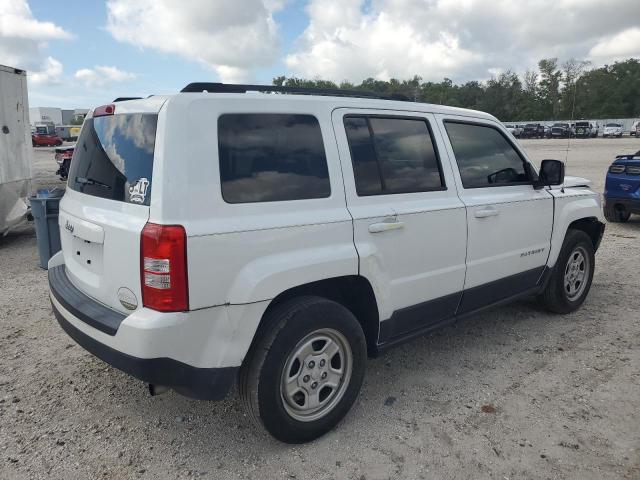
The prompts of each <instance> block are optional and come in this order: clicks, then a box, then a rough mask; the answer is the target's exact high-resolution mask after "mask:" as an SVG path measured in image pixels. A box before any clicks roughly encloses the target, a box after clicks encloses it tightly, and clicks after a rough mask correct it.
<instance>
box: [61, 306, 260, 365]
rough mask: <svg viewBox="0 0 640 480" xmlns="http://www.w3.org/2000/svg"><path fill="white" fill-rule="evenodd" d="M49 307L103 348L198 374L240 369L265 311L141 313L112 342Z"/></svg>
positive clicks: (63, 311) (125, 323)
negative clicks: (174, 364)
mask: <svg viewBox="0 0 640 480" xmlns="http://www.w3.org/2000/svg"><path fill="white" fill-rule="evenodd" d="M51 301H52V302H53V304H54V305H55V307H56V309H57V310H58V311H59V312H61V314H62V315H63V316H64V318H65V319H66V320H67V321H68V322H69V323H71V325H73V326H74V327H75V328H77V329H78V330H80V331H81V332H82V333H84V334H86V335H88V336H89V337H91V338H93V339H94V340H97V341H98V342H100V343H101V344H103V345H106V346H108V347H110V348H113V349H115V350H117V351H119V352H122V353H125V354H127V355H131V356H134V357H137V358H163V357H166V358H171V359H174V360H178V361H180V362H183V363H186V364H187V365H191V366H194V367H200V368H218V367H235V366H239V365H240V364H241V363H242V359H243V358H244V355H245V354H246V351H247V350H248V348H249V344H250V343H251V339H252V338H253V334H254V333H255V329H256V328H257V321H256V318H258V319H259V318H260V317H261V316H262V313H263V312H264V310H265V309H266V307H267V302H261V303H258V304H252V305H251V306H241V307H237V308H236V307H215V308H207V309H203V310H196V311H192V312H189V313H182V312H179V313H160V312H156V311H154V310H150V309H148V308H140V309H138V310H136V311H135V312H133V313H131V314H130V315H129V316H128V317H127V318H126V319H125V320H124V321H123V322H122V324H121V325H120V328H118V331H117V332H116V334H115V335H114V336H111V335H107V334H106V333H104V332H101V331H100V330H97V329H95V328H93V327H91V326H89V325H87V324H86V323H84V322H83V321H81V320H79V319H78V318H76V317H75V316H74V315H73V314H71V313H70V312H69V311H68V310H66V309H65V308H64V307H63V306H62V305H61V304H60V303H59V302H58V301H57V300H56V298H55V297H54V296H53V295H51ZM129 313H130V312H129Z"/></svg>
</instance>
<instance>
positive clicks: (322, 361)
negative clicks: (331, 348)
mask: <svg viewBox="0 0 640 480" xmlns="http://www.w3.org/2000/svg"><path fill="white" fill-rule="evenodd" d="M325 363H327V362H326V360H324V359H323V360H320V366H321V367H324V364H325Z"/></svg>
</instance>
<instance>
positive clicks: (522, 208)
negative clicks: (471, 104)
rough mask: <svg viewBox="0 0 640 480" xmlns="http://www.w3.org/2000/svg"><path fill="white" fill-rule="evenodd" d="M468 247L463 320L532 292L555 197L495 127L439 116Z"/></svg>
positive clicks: (547, 238)
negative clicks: (461, 206) (534, 181)
mask: <svg viewBox="0 0 640 480" xmlns="http://www.w3.org/2000/svg"><path fill="white" fill-rule="evenodd" d="M438 124H439V127H440V129H441V131H442V132H443V136H444V137H445V143H446V144H447V150H448V152H449V154H450V156H451V157H452V158H455V161H454V162H452V163H453V164H454V166H455V167H456V168H454V176H455V179H456V184H457V185H458V191H459V192H460V198H461V199H462V201H463V202H464V204H465V206H466V207H467V225H468V229H469V243H468V250H467V275H466V280H465V286H464V289H465V293H464V296H463V299H462V302H461V304H460V308H459V310H458V313H459V314H460V313H465V312H468V311H472V310H475V309H477V308H480V307H483V306H485V305H489V304H492V303H495V302H497V301H499V300H502V299H506V298H509V297H511V296H514V295H517V294H519V293H522V292H524V291H527V290H529V289H531V288H534V287H535V286H536V285H537V283H538V281H539V280H540V278H541V275H542V273H543V270H544V267H545V265H546V262H547V258H548V255H549V247H550V243H551V231H552V227H553V198H552V197H551V195H550V194H549V193H548V192H547V191H546V190H545V189H539V190H536V189H534V188H533V185H532V175H534V174H535V173H533V172H534V171H533V169H532V168H529V166H530V164H529V163H528V160H527V159H526V157H525V156H524V153H523V152H522V151H521V150H520V149H519V148H518V147H517V146H516V143H515V140H513V138H512V137H511V136H510V135H509V134H508V133H507V132H506V130H505V129H504V128H503V127H502V126H501V125H500V124H498V123H497V122H493V121H490V120H486V121H483V120H475V119H474V120H473V121H469V119H468V118H466V117H454V116H445V115H438Z"/></svg>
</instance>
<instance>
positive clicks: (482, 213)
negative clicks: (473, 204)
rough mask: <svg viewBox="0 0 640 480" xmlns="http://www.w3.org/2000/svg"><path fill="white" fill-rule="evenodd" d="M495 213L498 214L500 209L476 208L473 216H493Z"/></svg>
mask: <svg viewBox="0 0 640 480" xmlns="http://www.w3.org/2000/svg"><path fill="white" fill-rule="evenodd" d="M496 215H500V211H499V210H496V209H495V208H485V209H483V210H476V212H475V213H474V216H475V217H476V218H487V217H495V216H496Z"/></svg>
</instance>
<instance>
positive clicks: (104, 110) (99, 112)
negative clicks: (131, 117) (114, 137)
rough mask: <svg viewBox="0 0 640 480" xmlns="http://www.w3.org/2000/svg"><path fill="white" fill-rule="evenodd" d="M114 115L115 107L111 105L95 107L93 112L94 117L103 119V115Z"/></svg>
mask: <svg viewBox="0 0 640 480" xmlns="http://www.w3.org/2000/svg"><path fill="white" fill-rule="evenodd" d="M114 113H116V106H115V105H113V104H111V105H102V106H100V107H96V108H95V110H93V116H94V117H104V116H105V115H113V114H114Z"/></svg>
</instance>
